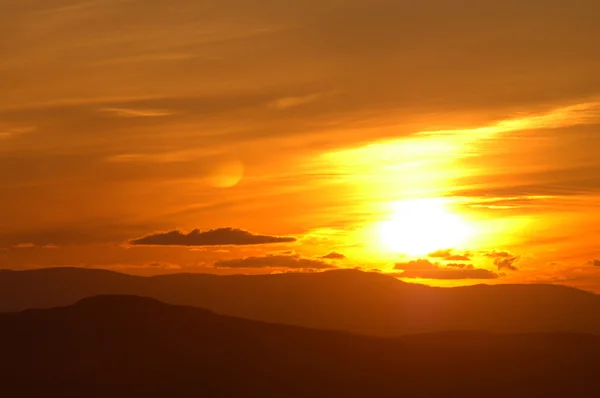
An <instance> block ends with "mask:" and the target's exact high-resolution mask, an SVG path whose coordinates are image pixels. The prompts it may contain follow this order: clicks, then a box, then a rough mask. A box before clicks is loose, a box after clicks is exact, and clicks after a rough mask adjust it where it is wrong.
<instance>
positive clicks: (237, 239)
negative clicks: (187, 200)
mask: <svg viewBox="0 0 600 398" xmlns="http://www.w3.org/2000/svg"><path fill="white" fill-rule="evenodd" d="M295 241H296V238H294V237H289V236H269V235H256V234H253V233H251V232H248V231H243V230H241V229H234V228H219V229H211V230H209V231H204V232H201V231H200V230H198V229H195V230H193V231H192V232H190V233H188V234H184V233H183V232H181V231H178V230H175V231H170V232H165V233H157V234H152V235H148V236H145V237H143V238H139V239H134V240H132V241H130V243H131V244H132V245H134V246H248V245H264V244H269V243H289V242H295Z"/></svg>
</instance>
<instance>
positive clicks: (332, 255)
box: [321, 251, 346, 260]
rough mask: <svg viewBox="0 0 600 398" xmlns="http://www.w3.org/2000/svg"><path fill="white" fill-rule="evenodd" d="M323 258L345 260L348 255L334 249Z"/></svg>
mask: <svg viewBox="0 0 600 398" xmlns="http://www.w3.org/2000/svg"><path fill="white" fill-rule="evenodd" d="M321 258H323V259H326V260H345V259H346V256H345V255H344V254H342V253H338V252H336V251H332V252H331V253H329V254H326V255H324V256H322V257H321Z"/></svg>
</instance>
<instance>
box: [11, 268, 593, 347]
mask: <svg viewBox="0 0 600 398" xmlns="http://www.w3.org/2000/svg"><path fill="white" fill-rule="evenodd" d="M105 294H116V295H119V294H125V295H138V296H145V297H153V298H156V299H158V300H161V301H164V302H167V303H170V304H178V305H190V306H197V307H202V308H207V309H209V310H211V311H215V312H216V313H219V314H224V315H232V316H237V317H241V318H247V319H253V320H260V321H267V322H273V323H281V324H289V325H297V326H305V327H310V328H315V329H333V330H344V331H351V332H355V333H361V334H368V335H378V336H397V335H401V334H414V333H429V332H441V331H448V330H465V331H469V330H470V331H489V332H506V333H518V332H581V333H598V334H600V296H598V295H595V294H592V293H588V292H584V291H581V290H577V289H573V288H568V287H564V286H554V285H495V286H491V285H477V286H470V287H457V288H434V287H429V286H424V285H417V284H408V283H404V282H401V281H399V280H397V279H395V278H393V277H391V276H386V275H381V274H376V273H365V272H360V271H356V270H338V271H329V272H323V273H311V274H308V273H306V274H305V273H297V274H281V275H260V276H244V275H235V276H215V275H202V274H177V275H166V276H158V277H150V278H147V277H137V276H130V275H124V274H119V273H115V272H110V271H104V270H89V269H75V268H70V269H69V268H63V269H44V270H36V271H22V272H3V273H0V311H3V312H10V311H20V310H23V309H27V308H47V307H56V306H63V305H69V304H73V303H75V302H77V301H78V300H80V299H82V298H84V297H88V296H95V295H105Z"/></svg>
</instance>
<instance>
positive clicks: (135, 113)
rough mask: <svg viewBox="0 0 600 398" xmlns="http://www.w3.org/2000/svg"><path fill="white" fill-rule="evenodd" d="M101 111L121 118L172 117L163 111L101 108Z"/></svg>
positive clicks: (168, 112)
mask: <svg viewBox="0 0 600 398" xmlns="http://www.w3.org/2000/svg"><path fill="white" fill-rule="evenodd" d="M102 111H103V112H109V113H113V114H115V115H117V116H122V117H162V116H171V115H173V112H170V111H168V110H164V109H127V108H103V109H102Z"/></svg>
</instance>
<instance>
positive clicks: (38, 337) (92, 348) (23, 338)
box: [0, 296, 600, 398]
mask: <svg viewBox="0 0 600 398" xmlns="http://www.w3.org/2000/svg"><path fill="white" fill-rule="evenodd" d="M0 352H1V353H2V361H1V362H0V385H1V386H2V391H3V395H4V394H6V395H5V396H7V397H8V396H10V397H40V396H47V395H49V396H60V397H127V398H134V397H171V396H172V397H178V398H185V397H290V398H294V397H351V398H352V397H356V398H358V397H361V398H362V397H364V398H367V397H400V396H403V397H454V396H456V397H501V396H502V397H504V396H514V397H528V398H531V397H566V396H571V397H584V396H586V397H590V396H594V393H600V385H599V384H598V383H597V369H598V368H599V365H600V337H599V336H594V335H587V334H568V333H537V334H530V333H526V334H494V333H475V332H460V331H456V332H447V333H435V334H420V335H412V336H403V337H397V338H378V337H368V336H360V335H355V334H350V333H345V332H336V331H319V330H311V329H307V328H301V327H295V326H286V325H278V324H270V323H264V322H258V321H251V320H245V319H240V318H234V317H229V316H224V315H218V314H215V313H213V312H211V311H208V310H204V309H199V308H195V307H186V306H173V305H167V304H164V303H161V302H158V301H156V300H154V299H148V298H142V297H136V296H97V297H92V298H87V299H84V300H81V301H79V302H77V303H76V304H74V305H70V306H66V307H59V308H53V309H37V310H26V311H24V312H19V313H4V314H0Z"/></svg>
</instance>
